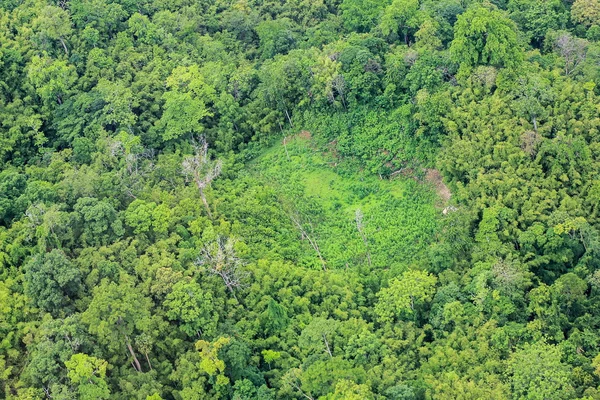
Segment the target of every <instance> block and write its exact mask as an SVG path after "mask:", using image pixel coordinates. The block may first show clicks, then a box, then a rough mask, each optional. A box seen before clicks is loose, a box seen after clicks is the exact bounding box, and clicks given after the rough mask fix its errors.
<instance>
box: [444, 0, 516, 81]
mask: <svg viewBox="0 0 600 400" xmlns="http://www.w3.org/2000/svg"><path fill="white" fill-rule="evenodd" d="M450 53H451V55H452V58H453V60H454V61H455V62H456V63H458V64H460V66H461V69H463V71H465V72H467V71H470V70H471V68H472V67H476V66H478V65H491V66H494V67H508V68H512V67H515V66H517V65H518V64H519V62H520V61H521V59H522V58H523V55H522V52H521V48H520V46H519V44H518V42H517V29H516V27H515V24H514V23H513V22H512V21H511V20H510V19H509V18H507V17H506V15H505V14H504V13H503V12H501V11H499V10H498V9H497V8H496V7H495V6H492V5H490V4H489V3H486V4H485V5H481V4H479V3H473V4H472V5H471V6H469V8H468V9H467V11H466V12H465V13H464V14H462V15H460V17H458V20H457V22H456V25H455V27H454V40H452V43H451V44H450Z"/></svg>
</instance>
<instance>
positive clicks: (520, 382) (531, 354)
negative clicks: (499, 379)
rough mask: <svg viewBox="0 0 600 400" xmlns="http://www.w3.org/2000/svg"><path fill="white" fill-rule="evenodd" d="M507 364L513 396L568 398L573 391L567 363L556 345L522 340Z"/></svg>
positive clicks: (540, 398) (541, 399)
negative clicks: (522, 345) (523, 342)
mask: <svg viewBox="0 0 600 400" xmlns="http://www.w3.org/2000/svg"><path fill="white" fill-rule="evenodd" d="M508 367H509V368H508V373H509V376H510V383H511V386H512V390H513V395H514V396H515V397H517V398H522V399H532V400H534V399H535V400H538V399H539V400H544V399H571V398H573V397H574V395H575V392H574V390H573V387H572V386H571V374H570V371H569V366H568V365H567V364H564V363H563V362H562V361H561V353H560V349H559V348H558V347H557V346H553V345H550V344H546V343H544V342H536V343H533V344H526V345H525V346H524V347H523V348H522V349H520V350H518V351H516V352H515V353H513V354H512V355H511V357H510V359H509V361H508Z"/></svg>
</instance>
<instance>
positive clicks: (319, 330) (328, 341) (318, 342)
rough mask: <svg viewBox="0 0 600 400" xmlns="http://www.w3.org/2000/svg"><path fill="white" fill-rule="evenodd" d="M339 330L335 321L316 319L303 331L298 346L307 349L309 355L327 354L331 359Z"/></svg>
mask: <svg viewBox="0 0 600 400" xmlns="http://www.w3.org/2000/svg"><path fill="white" fill-rule="evenodd" d="M337 328H338V323H337V321H335V320H331V319H325V318H314V319H313V320H312V321H311V322H310V324H308V325H307V326H306V328H304V329H303V330H302V334H301V335H300V340H299V341H298V344H299V345H300V346H302V347H303V348H304V349H305V351H306V352H307V354H311V353H313V352H316V353H325V354H327V355H328V356H329V357H333V350H334V348H333V341H334V339H335V336H336V334H337V332H336V330H337Z"/></svg>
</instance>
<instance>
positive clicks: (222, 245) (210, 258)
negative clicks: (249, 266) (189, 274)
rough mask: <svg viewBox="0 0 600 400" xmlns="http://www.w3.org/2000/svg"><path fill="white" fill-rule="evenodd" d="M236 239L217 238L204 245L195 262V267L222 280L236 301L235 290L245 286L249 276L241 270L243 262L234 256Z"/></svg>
mask: <svg viewBox="0 0 600 400" xmlns="http://www.w3.org/2000/svg"><path fill="white" fill-rule="evenodd" d="M236 243H237V239H235V238H228V239H225V238H223V237H222V236H218V237H217V239H216V240H215V241H214V242H211V243H208V244H206V245H205V246H204V247H203V248H202V250H201V253H200V256H199V257H198V259H197V260H196V265H198V266H200V267H202V268H203V269H204V270H206V271H207V272H209V273H211V274H213V275H217V276H219V277H221V279H223V282H224V283H225V286H226V287H227V289H229V291H230V292H231V294H232V295H233V297H234V298H235V299H236V300H237V296H236V295H235V290H236V289H239V288H243V287H244V286H245V284H244V281H245V280H246V278H247V277H248V276H249V275H250V273H249V272H247V271H244V270H243V266H244V264H245V263H244V261H243V260H242V259H241V258H239V257H237V255H236V254H235V244H236Z"/></svg>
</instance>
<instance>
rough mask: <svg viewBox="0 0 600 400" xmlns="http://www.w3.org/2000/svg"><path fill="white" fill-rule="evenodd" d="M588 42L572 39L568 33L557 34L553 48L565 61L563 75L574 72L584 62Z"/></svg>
mask: <svg viewBox="0 0 600 400" xmlns="http://www.w3.org/2000/svg"><path fill="white" fill-rule="evenodd" d="M588 45H589V43H588V41H587V40H585V39H580V38H577V37H573V36H572V35H571V34H570V33H568V32H564V31H563V32H559V34H558V37H557V38H556V41H555V42H554V48H555V49H556V50H557V52H558V54H560V56H561V57H562V58H563V59H564V61H565V75H567V76H569V75H571V74H572V73H573V72H575V71H576V70H577V69H578V68H579V67H580V66H581V65H582V64H583V62H584V61H585V59H586V56H587V50H588Z"/></svg>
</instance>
